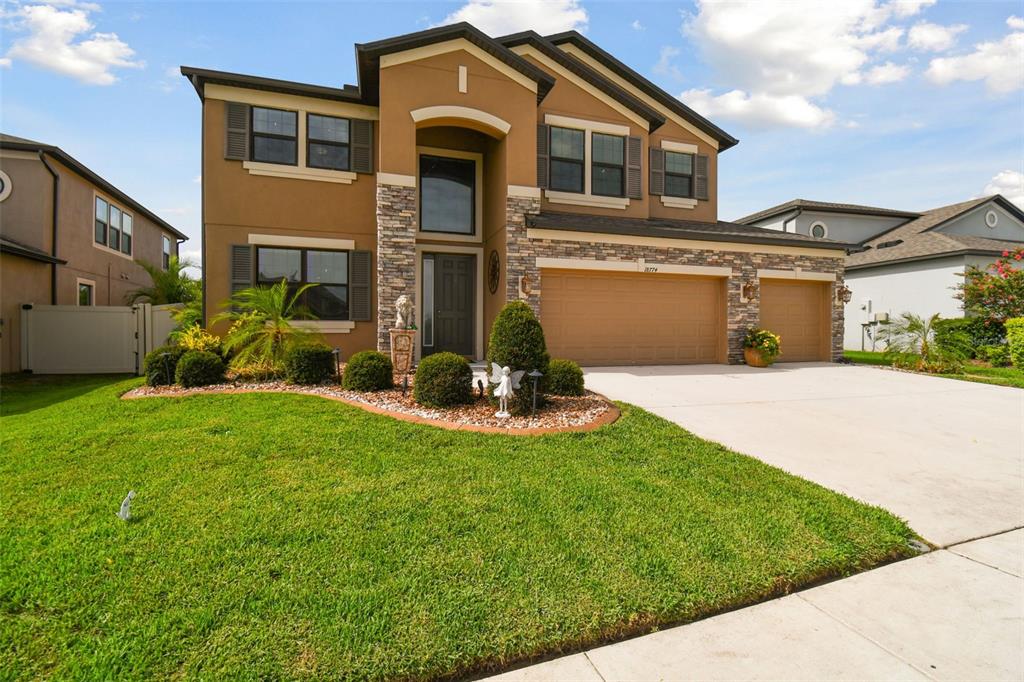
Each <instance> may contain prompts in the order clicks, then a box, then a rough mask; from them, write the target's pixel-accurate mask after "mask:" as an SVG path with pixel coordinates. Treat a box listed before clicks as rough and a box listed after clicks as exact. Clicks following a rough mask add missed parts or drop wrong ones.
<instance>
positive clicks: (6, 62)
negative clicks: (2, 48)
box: [0, 57, 12, 69]
mask: <svg viewBox="0 0 1024 682" xmlns="http://www.w3.org/2000/svg"><path fill="white" fill-rule="evenodd" d="M11 64H12V62H11V60H10V59H8V58H7V57H0V68H4V69H9V68H11Z"/></svg>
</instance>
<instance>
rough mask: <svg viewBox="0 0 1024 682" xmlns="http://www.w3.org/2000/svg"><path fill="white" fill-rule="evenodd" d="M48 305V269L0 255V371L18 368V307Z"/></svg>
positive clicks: (19, 336)
mask: <svg viewBox="0 0 1024 682" xmlns="http://www.w3.org/2000/svg"><path fill="white" fill-rule="evenodd" d="M49 302H50V266H49V264H48V263H40V262H39V261H34V260H29V259H28V258H22V257H20V256H13V255H11V254H7V253H4V254H0V319H2V320H3V323H2V325H0V372H17V371H18V370H20V369H21V305H22V304H23V303H42V304H48V303H49Z"/></svg>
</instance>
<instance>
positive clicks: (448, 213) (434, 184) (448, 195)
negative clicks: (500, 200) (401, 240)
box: [420, 154, 476, 235]
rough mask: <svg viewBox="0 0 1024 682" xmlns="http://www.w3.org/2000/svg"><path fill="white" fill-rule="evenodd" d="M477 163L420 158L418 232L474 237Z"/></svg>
mask: <svg viewBox="0 0 1024 682" xmlns="http://www.w3.org/2000/svg"><path fill="white" fill-rule="evenodd" d="M475 216H476V163H475V162H474V161H472V160H469V159H453V158H448V157H442V156H430V155H427V154H421V155H420V231H422V232H447V233H450V234H468V235H472V234H476V220H475Z"/></svg>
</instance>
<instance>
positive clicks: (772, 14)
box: [684, 0, 934, 127]
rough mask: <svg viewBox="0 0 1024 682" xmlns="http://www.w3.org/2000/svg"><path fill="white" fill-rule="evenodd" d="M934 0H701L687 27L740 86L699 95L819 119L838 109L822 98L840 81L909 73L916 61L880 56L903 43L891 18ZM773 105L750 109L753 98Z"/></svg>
mask: <svg viewBox="0 0 1024 682" xmlns="http://www.w3.org/2000/svg"><path fill="white" fill-rule="evenodd" d="M933 2H934V0H909V1H894V2H889V3H884V4H879V3H878V2H877V1H876V0H847V1H845V2H843V3H833V4H829V5H828V7H823V6H822V4H821V2H820V1H819V0H760V1H756V2H755V1H752V0H744V1H742V2H728V3H724V2H715V1H713V0H698V3H697V5H698V12H697V14H696V15H695V16H694V17H692V18H691V19H690V20H689V21H688V22H687V23H686V25H685V26H684V33H685V34H686V35H688V36H689V37H691V38H692V39H693V41H694V42H695V43H696V44H697V45H698V46H699V48H700V50H701V53H702V55H703V56H704V58H705V60H706V61H707V62H708V63H709V64H710V65H711V66H712V67H713V70H714V72H715V75H716V76H717V77H718V78H719V79H720V80H721V81H722V82H726V83H729V84H730V85H731V86H735V87H736V89H735V90H733V91H732V92H727V93H724V94H722V95H719V96H713V95H711V94H710V93H709V92H706V91H690V92H691V94H692V93H695V92H703V93H704V94H703V95H701V96H699V97H698V99H699V100H700V101H701V102H703V103H704V104H705V105H710V104H713V105H714V106H713V107H711V108H714V109H716V110H718V111H719V112H720V115H722V116H723V117H726V118H728V117H732V118H734V119H736V120H744V121H754V122H756V123H757V124H758V125H765V124H770V123H772V122H774V124H775V125H780V126H787V125H788V126H799V127H818V126H829V125H832V124H833V123H835V121H836V115H835V113H834V112H832V111H830V110H829V109H827V108H826V107H824V106H822V105H821V104H820V102H819V101H818V100H820V99H821V98H823V97H824V96H826V95H827V94H828V93H829V92H831V91H832V89H833V88H834V87H836V86H837V85H840V84H842V85H858V84H861V83H869V84H878V83H883V82H895V81H897V80H901V79H903V78H905V77H906V75H907V74H908V73H909V67H900V66H896V65H893V64H891V63H888V62H887V63H886V64H882V65H880V66H878V65H874V66H873V64H874V63H875V62H876V58H877V56H878V55H879V54H880V53H885V52H891V51H894V50H896V49H898V48H899V47H900V40H901V39H902V37H903V35H904V29H903V28H901V27H899V26H893V25H891V22H892V21H893V20H894V19H896V18H906V17H910V16H913V15H914V14H916V13H918V12H920V11H921V9H922V8H923V7H926V6H928V5H930V4H932V3H933ZM755 102H756V103H761V104H763V105H765V106H766V107H767V111H765V112H762V113H760V114H758V113H757V112H753V111H750V104H751V103H755Z"/></svg>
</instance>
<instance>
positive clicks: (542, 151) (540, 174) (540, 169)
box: [537, 123, 551, 189]
mask: <svg viewBox="0 0 1024 682" xmlns="http://www.w3.org/2000/svg"><path fill="white" fill-rule="evenodd" d="M550 146H551V138H550V137H549V135H548V127H547V126H546V125H544V124H543V123H540V124H538V125H537V186H538V187H540V188H541V189H547V186H548V158H549V157H550V154H551V153H550V151H549V148H550Z"/></svg>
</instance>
